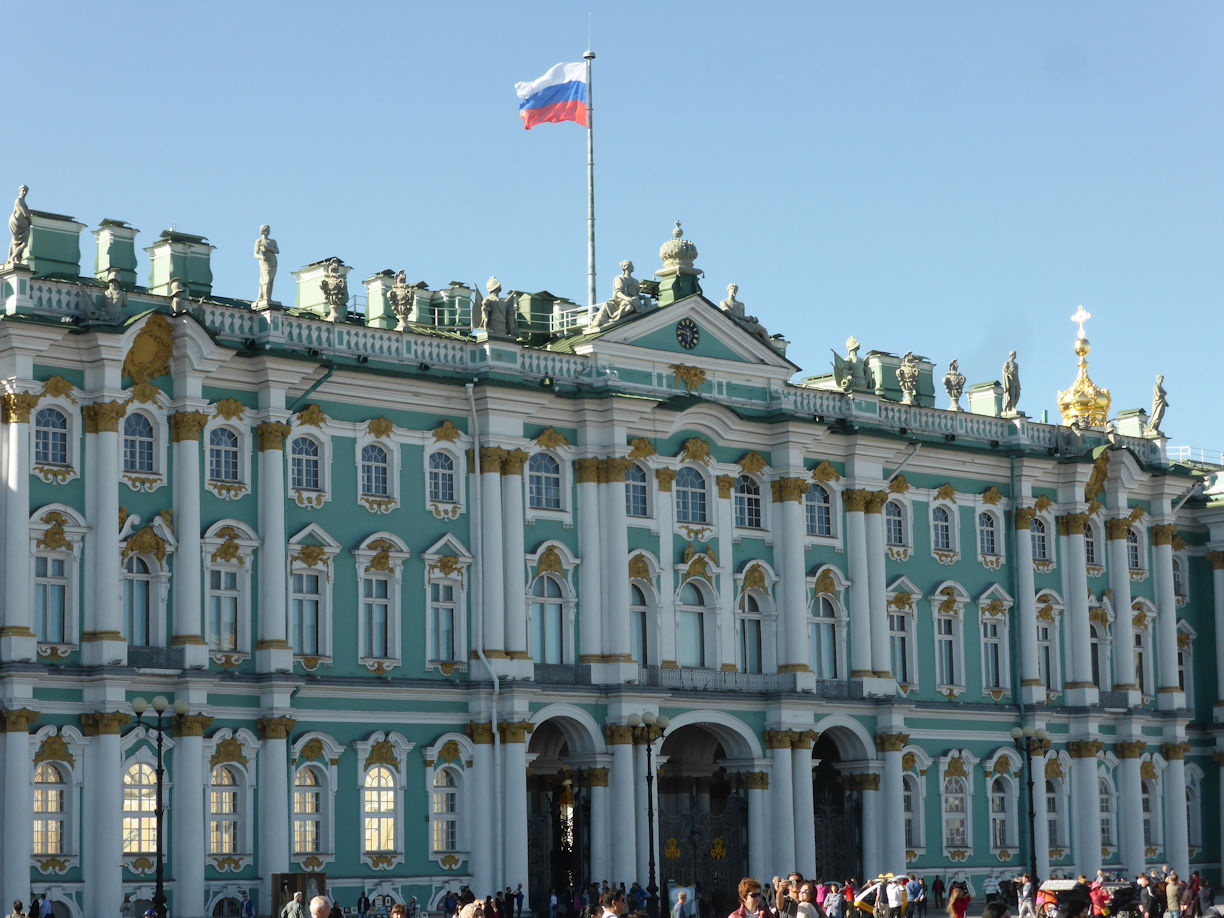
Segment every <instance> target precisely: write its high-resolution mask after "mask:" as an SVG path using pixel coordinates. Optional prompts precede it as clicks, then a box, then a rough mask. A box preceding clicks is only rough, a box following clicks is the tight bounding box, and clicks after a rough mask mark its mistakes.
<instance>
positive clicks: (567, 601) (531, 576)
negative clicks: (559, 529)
mask: <svg viewBox="0 0 1224 918" xmlns="http://www.w3.org/2000/svg"><path fill="white" fill-rule="evenodd" d="M550 550H551V551H553V552H555V553H556V557H557V561H558V562H559V564H560V567H561V569H560V570H559V571H557V570H540V562H541V560H542V559H543V558H544V556H545V555H547V554H549V552H550ZM527 567H528V578H527V591H526V604H527V634H526V635H525V639H526V642H527V654H528V656H530V657H531V659H532V660H535V645H534V640H535V599H536V597H535V595H534V592H533V591H534V589H535V584H536V581H537V580H538V579H539V578H540V576H541V575H542V574H549V575H551V576H552V577H554V578H555V579H556V580H557V581H558V582H559V583H560V584H561V662H562V663H574V662H576V661H577V659H578V648H577V644H576V642H575V639H574V638H575V634H574V633H575V629H576V620H575V619H576V615H577V611H578V591H577V590H576V589H575V587H574V572H575V571H576V570H577V568H578V559H577V558H576V557H574V555H573V554H572V553H571V552H570V549H569V547H568V546H566V545H565V544H564V543H563V542H558V541H555V540H549V541H546V542H541V543H540V546H539V547H538V548H537V549H536V550H535V551H534V552H532V553H530V554H528V555H527Z"/></svg>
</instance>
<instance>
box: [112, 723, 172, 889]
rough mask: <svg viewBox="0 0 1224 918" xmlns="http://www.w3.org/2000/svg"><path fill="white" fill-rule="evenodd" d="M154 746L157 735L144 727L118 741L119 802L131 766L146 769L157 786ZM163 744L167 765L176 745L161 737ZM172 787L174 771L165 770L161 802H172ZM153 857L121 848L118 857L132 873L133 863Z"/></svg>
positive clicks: (142, 851) (134, 730)
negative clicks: (119, 753)
mask: <svg viewBox="0 0 1224 918" xmlns="http://www.w3.org/2000/svg"><path fill="white" fill-rule="evenodd" d="M156 743H157V738H156V735H155V734H154V732H153V730H152V729H151V728H150V727H148V726H146V725H141V726H139V727H136V728H135V729H133V730H129V731H128V732H127V733H125V734H124V735H123V736H122V737H121V738H120V741H119V746H120V749H121V750H122V752H123V756H124V758H123V762H122V764H121V765H120V766H119V787H118V789H117V790H118V793H119V797H120V800H122V799H123V786H124V785H123V782H124V780H125V778H126V776H127V773H128V771H129V769H131V768H132V767H133V766H135V765H145V766H148V768H149V769H150V770H151V771H152V772H153V779H154V782H156V780H157V756H156V753H155V748H156ZM162 743H163V755H164V754H165V753H170V755H168V756H166V757H167V758H168V759H169V760H170V761H173V760H174V755H173V752H174V749H175V747H176V745H177V744H176V742H175V741H174V739H173V738H172V737H169V736H166V737H163V739H162ZM153 786H154V788H156V786H157V785H156V783H154V785H153ZM173 787H174V781H173V769H170V768H167V769H165V771H164V773H163V775H162V799H163V800H171V799H173V795H172V791H173ZM124 812H126V811H124ZM148 813H149V815H148V817H147V818H148V819H150V820H153V819H154V816H153V811H152V810H149V811H148ZM120 816H121V820H120V826H121V828H120V831H121V832H122V818H123V816H122V813H121V814H120ZM154 832H156V829H154ZM154 844H156V835H155V836H154ZM154 853H155V851H154V849H149V850H144V849H141V850H140V851H133V852H129V851H124V850H122V848H121V849H120V856H121V857H122V858H123V863H124V866H126V867H127V868H128V869H129V870H131V869H133V866H132V865H133V862H134V861H137V860H140V859H141V858H144V859H146V860H151V857H150V856H151V855H153V854H154ZM138 872H139V871H138Z"/></svg>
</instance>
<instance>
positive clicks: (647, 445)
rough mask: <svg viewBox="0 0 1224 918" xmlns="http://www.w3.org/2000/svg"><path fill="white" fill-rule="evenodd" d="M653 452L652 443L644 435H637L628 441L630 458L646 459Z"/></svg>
mask: <svg viewBox="0 0 1224 918" xmlns="http://www.w3.org/2000/svg"><path fill="white" fill-rule="evenodd" d="M654 454H655V448H654V444H653V443H651V442H650V441H649V440H647V439H646V438H645V437H637V438H636V439H633V440H630V441H629V458H630V459H648V458H649V457H651V456H653V455H654Z"/></svg>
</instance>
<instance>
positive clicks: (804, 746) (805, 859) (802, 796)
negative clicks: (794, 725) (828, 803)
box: [791, 730, 816, 877]
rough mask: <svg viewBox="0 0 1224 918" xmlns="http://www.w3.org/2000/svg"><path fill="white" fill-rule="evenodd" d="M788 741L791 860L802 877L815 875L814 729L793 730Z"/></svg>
mask: <svg viewBox="0 0 1224 918" xmlns="http://www.w3.org/2000/svg"><path fill="white" fill-rule="evenodd" d="M793 736H794V742H793V743H792V745H791V750H792V754H791V769H792V774H791V778H792V780H793V781H794V791H793V795H794V799H795V864H794V869H795V870H798V871H799V872H800V873H801V874H803V875H804V876H805V877H814V876H816V818H815V802H814V801H813V799H812V742H813V741H814V740H815V739H816V733H815V731H811V730H807V731H802V732H797V733H795V734H794V735H793Z"/></svg>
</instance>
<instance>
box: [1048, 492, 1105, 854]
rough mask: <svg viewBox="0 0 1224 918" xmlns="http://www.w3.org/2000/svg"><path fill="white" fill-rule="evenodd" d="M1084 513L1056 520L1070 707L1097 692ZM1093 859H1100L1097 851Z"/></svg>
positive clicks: (1093, 701) (1093, 697) (1096, 695)
mask: <svg viewBox="0 0 1224 918" xmlns="http://www.w3.org/2000/svg"><path fill="white" fill-rule="evenodd" d="M1087 522H1088V515H1087V514H1086V513H1067V514H1064V515H1063V516H1060V517H1059V518H1058V545H1059V549H1060V554H1061V561H1062V568H1063V569H1062V575H1063V582H1064V583H1065V584H1066V591H1065V593H1066V597H1065V600H1066V604H1067V637H1068V644H1069V646H1068V647H1067V651H1068V653H1069V654H1070V662H1071V667H1070V669H1071V672H1070V676H1071V678H1070V679H1069V680H1068V681H1067V693H1068V695H1067V698H1068V703H1070V704H1096V702H1097V699H1098V698H1099V694H1100V690H1099V688H1098V687H1097V684H1096V683H1095V682H1093V681H1092V640H1091V626H1090V625H1089V622H1088V571H1087V569H1086V567H1085V565H1086V564H1087V562H1086V561H1085V559H1084V526H1085V525H1086V524H1087ZM1097 860H1100V854H1099V852H1098V855H1097Z"/></svg>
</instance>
